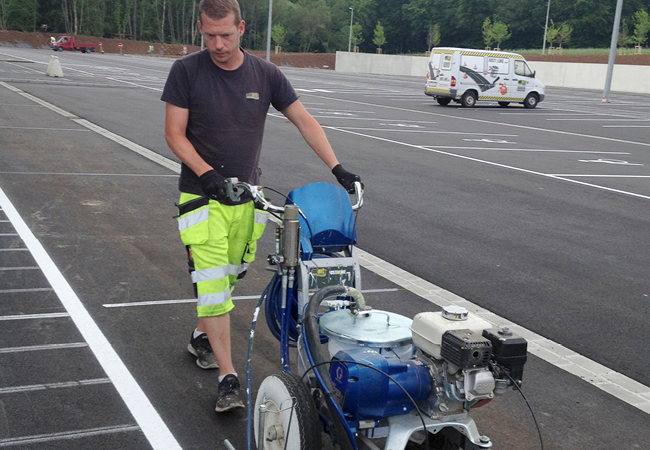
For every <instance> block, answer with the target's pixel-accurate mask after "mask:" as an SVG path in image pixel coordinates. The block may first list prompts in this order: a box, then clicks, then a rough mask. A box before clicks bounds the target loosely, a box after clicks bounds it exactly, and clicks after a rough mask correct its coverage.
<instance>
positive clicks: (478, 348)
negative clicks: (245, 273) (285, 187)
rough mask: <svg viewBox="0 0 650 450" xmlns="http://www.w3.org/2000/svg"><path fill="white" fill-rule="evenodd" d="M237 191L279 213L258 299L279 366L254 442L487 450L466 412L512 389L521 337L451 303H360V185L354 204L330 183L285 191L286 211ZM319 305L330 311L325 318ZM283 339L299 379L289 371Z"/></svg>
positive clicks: (262, 402) (264, 445) (345, 448)
mask: <svg viewBox="0 0 650 450" xmlns="http://www.w3.org/2000/svg"><path fill="white" fill-rule="evenodd" d="M244 188H245V189H247V190H249V192H251V193H252V194H253V197H254V198H255V199H256V202H258V205H257V206H258V207H260V208H264V209H269V210H271V211H274V212H281V211H282V212H283V214H284V215H283V217H282V222H281V224H280V225H278V227H277V229H276V252H275V254H273V255H271V256H269V261H270V262H271V263H272V264H274V265H275V266H276V269H277V272H276V275H275V276H274V279H273V280H272V281H271V283H270V284H269V286H268V287H267V289H266V291H265V294H264V295H263V297H262V299H261V300H260V303H261V302H262V300H266V303H267V304H266V306H267V308H266V311H267V321H269V312H270V311H271V312H272V311H276V313H275V314H276V317H274V318H272V320H271V321H269V326H270V327H276V328H277V330H276V332H275V333H274V334H276V333H277V334H276V337H278V338H279V340H280V344H281V345H280V347H281V369H282V373H280V374H278V375H272V376H270V377H267V378H266V379H265V380H264V381H263V382H262V384H261V385H260V387H259V389H258V394H257V398H256V401H255V407H254V410H253V414H254V437H255V440H256V443H257V448H258V449H264V450H281V449H283V450H284V449H288V450H315V449H319V448H321V438H322V436H324V435H328V436H329V437H330V438H331V439H332V442H333V443H335V444H337V445H338V447H339V448H340V449H341V450H357V449H360V448H363V449H370V450H378V449H379V447H378V446H377V444H376V443H375V442H378V441H376V439H378V438H379V439H382V440H384V441H385V443H384V449H385V450H403V449H404V448H405V447H406V446H407V444H408V443H409V441H414V442H416V443H419V444H425V447H423V448H428V449H435V448H444V449H445V450H453V449H465V450H481V449H483V450H485V449H488V448H491V446H492V442H491V441H490V439H489V438H488V437H487V436H483V435H481V434H480V433H479V431H478V429H477V427H476V424H475V422H474V420H473V419H472V418H471V417H470V416H469V412H470V409H471V408H472V407H476V406H481V405H482V404H484V403H486V402H489V401H491V400H492V399H493V398H494V396H495V395H497V394H502V393H504V392H505V391H506V390H507V388H508V387H510V386H513V385H516V386H517V387H518V386H519V384H520V383H521V379H522V376H523V366H524V364H525V362H526V359H527V343H526V341H525V340H524V339H523V338H521V337H518V336H516V335H514V334H513V333H511V332H510V331H509V330H507V329H493V328H492V326H491V324H490V323H489V322H487V321H485V320H483V319H481V318H479V317H477V316H474V315H472V314H470V313H469V312H468V311H467V310H466V309H465V308H462V307H459V306H453V305H450V306H448V307H444V308H443V309H442V311H437V312H422V313H420V314H418V315H416V317H415V318H414V319H413V320H411V319H409V318H406V317H404V316H401V315H399V314H395V313H391V312H387V311H379V310H373V309H372V308H370V307H368V306H367V305H366V302H365V299H364V297H363V295H362V294H361V292H360V289H361V278H360V271H359V262H358V259H357V256H356V252H355V250H354V244H355V243H356V229H355V220H356V217H355V216H354V213H353V211H356V210H358V209H359V208H360V207H361V205H362V204H363V195H362V194H363V192H362V190H361V186H360V184H358V183H357V185H356V191H355V192H356V197H357V204H356V205H354V206H352V205H351V203H350V200H349V197H348V195H347V193H345V191H344V190H343V189H341V188H338V187H336V186H333V185H330V184H327V183H315V184H311V185H307V186H305V187H303V188H301V189H299V190H297V191H294V192H292V193H291V194H290V195H289V199H288V201H287V204H285V206H284V207H283V208H280V207H275V206H272V205H271V204H270V203H269V202H267V201H266V200H265V199H264V197H263V196H262V195H259V192H258V191H257V188H256V187H253V186H248V185H245V186H241V187H238V184H237V183H236V182H235V183H233V186H232V187H231V188H230V192H231V194H233V196H236V195H237V193H238V192H240V189H244ZM332 208H333V209H334V210H332ZM321 275H322V277H323V279H322V280H315V279H314V278H315V277H318V276H321ZM314 291H315V292H314ZM312 292H313V294H312ZM310 294H311V295H310ZM327 299H332V300H330V301H327V302H326V300H327ZM295 303H297V305H295ZM270 304H273V306H271V307H270V308H269V305H270ZM322 305H327V306H328V307H329V311H327V312H325V313H321V312H320V308H321V306H322ZM296 306H297V307H296ZM256 314H257V313H256ZM292 314H293V315H295V316H296V317H292ZM255 317H256V315H255ZM254 321H255V319H254ZM292 327H295V329H294V330H292V329H291V328H292ZM272 331H273V329H272ZM252 335H253V330H251V339H252ZM291 335H293V338H291ZM292 339H293V340H292ZM328 339H329V342H328V348H327V350H326V351H325V350H324V349H323V348H322V344H323V343H325V342H327V341H328ZM291 345H295V346H297V359H298V360H297V367H298V371H297V372H298V374H295V373H291V370H290V364H289V347H290V346H291ZM251 346H252V341H251ZM249 351H250V350H249ZM327 352H329V358H325V357H324V356H323V353H327ZM249 360H250V354H249ZM249 414H250V410H249ZM249 417H250V416H249ZM249 429H250V425H249ZM424 430H426V431H427V432H424ZM322 432H324V433H325V434H323V433H322ZM249 448H250V442H249Z"/></svg>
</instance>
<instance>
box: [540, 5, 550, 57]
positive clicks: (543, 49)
mask: <svg viewBox="0 0 650 450" xmlns="http://www.w3.org/2000/svg"><path fill="white" fill-rule="evenodd" d="M550 12H551V0H548V6H547V7H546V26H545V27H544V42H543V43H542V55H543V54H544V52H545V51H546V32H547V31H548V13H550Z"/></svg>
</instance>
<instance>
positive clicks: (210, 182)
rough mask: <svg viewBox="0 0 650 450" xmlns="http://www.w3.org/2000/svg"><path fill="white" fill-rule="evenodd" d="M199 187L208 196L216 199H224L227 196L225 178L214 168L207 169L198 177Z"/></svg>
mask: <svg viewBox="0 0 650 450" xmlns="http://www.w3.org/2000/svg"><path fill="white" fill-rule="evenodd" d="M199 181H200V182H201V189H203V192H204V193H205V195H207V196H208V197H209V198H211V199H213V200H217V201H225V200H226V199H227V198H228V193H227V186H228V183H227V182H226V180H225V179H224V178H223V177H222V176H221V175H219V174H218V173H217V171H216V170H214V169H212V170H208V171H207V172H205V173H204V174H203V175H201V176H200V177H199Z"/></svg>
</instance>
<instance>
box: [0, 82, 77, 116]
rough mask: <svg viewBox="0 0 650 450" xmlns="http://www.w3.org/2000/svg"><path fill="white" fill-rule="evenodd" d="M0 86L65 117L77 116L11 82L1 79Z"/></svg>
mask: <svg viewBox="0 0 650 450" xmlns="http://www.w3.org/2000/svg"><path fill="white" fill-rule="evenodd" d="M0 86H2V87H5V88H7V89H9V90H10V91H13V92H15V93H16V94H18V95H22V96H23V97H25V98H27V99H29V100H31V101H33V102H35V103H38V104H39V105H41V106H45V107H46V108H47V109H50V110H52V111H54V112H55V113H57V114H60V115H62V116H63V117H67V118H68V119H73V118H76V117H77V116H76V115H74V114H72V113H69V112H68V111H65V110H63V109H61V108H59V107H58V106H54V105H53V104H51V103H48V102H46V101H45V100H41V99H40V98H38V97H34V96H33V95H31V94H28V93H27V92H24V91H22V90H20V89H18V88H16V87H13V86H12V85H10V84H7V83H5V82H4V81H0Z"/></svg>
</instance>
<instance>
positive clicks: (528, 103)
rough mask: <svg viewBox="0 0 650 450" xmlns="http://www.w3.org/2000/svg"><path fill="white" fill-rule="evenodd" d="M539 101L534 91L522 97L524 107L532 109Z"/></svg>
mask: <svg viewBox="0 0 650 450" xmlns="http://www.w3.org/2000/svg"><path fill="white" fill-rule="evenodd" d="M537 103H539V97H538V96H537V94H535V93H534V92H531V93H530V94H528V95H527V96H526V98H525V99H524V108H528V109H533V108H534V107H535V106H537Z"/></svg>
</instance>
